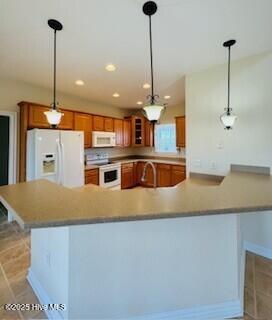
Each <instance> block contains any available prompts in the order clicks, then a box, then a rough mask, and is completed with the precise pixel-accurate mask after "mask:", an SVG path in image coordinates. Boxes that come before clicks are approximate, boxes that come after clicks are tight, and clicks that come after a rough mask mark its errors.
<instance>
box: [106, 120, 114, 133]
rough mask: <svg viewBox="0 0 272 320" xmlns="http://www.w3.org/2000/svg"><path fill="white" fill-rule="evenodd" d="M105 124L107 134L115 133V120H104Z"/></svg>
mask: <svg viewBox="0 0 272 320" xmlns="http://www.w3.org/2000/svg"><path fill="white" fill-rule="evenodd" d="M104 122H105V123H104V124H105V131H107V132H113V131H114V130H113V119H112V118H105V119H104Z"/></svg>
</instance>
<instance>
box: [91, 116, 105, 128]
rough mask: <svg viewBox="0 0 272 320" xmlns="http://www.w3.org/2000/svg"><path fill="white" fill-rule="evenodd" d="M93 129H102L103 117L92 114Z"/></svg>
mask: <svg viewBox="0 0 272 320" xmlns="http://www.w3.org/2000/svg"><path fill="white" fill-rule="evenodd" d="M93 130H94V131H104V117H102V116H93Z"/></svg>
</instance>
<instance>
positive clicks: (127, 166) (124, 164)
mask: <svg viewBox="0 0 272 320" xmlns="http://www.w3.org/2000/svg"><path fill="white" fill-rule="evenodd" d="M133 166H134V163H133V162H131V163H123V164H122V170H124V169H133Z"/></svg>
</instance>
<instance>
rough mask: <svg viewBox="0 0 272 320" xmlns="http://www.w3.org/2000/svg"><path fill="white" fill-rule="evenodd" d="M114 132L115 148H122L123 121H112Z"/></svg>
mask: <svg viewBox="0 0 272 320" xmlns="http://www.w3.org/2000/svg"><path fill="white" fill-rule="evenodd" d="M114 132H115V133H116V146H117V147H122V146H123V140H124V139H123V120H121V119H114Z"/></svg>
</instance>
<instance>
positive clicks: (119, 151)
mask: <svg viewBox="0 0 272 320" xmlns="http://www.w3.org/2000/svg"><path fill="white" fill-rule="evenodd" d="M135 149H136V148H117V147H115V148H90V149H85V155H87V154H88V155H89V154H91V155H94V154H97V153H102V152H103V153H107V154H108V155H109V158H117V157H125V156H132V155H134V154H136V153H135Z"/></svg>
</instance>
